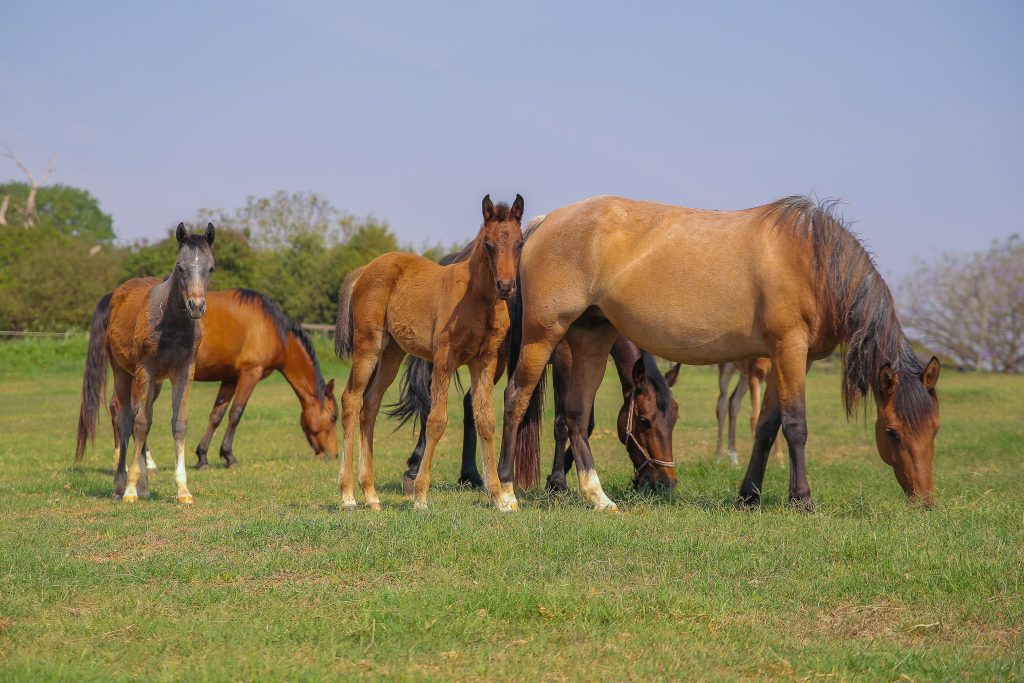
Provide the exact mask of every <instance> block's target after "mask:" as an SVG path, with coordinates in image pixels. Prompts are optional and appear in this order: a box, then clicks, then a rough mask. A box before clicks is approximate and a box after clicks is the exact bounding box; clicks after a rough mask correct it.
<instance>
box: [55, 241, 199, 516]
mask: <svg viewBox="0 0 1024 683" xmlns="http://www.w3.org/2000/svg"><path fill="white" fill-rule="evenodd" d="M214 235H215V230H214V227H213V224H212V223H210V224H208V225H207V226H206V233H205V234H204V235H189V234H188V231H187V230H186V229H185V225H184V224H183V223H179V224H178V228H177V230H176V231H175V236H176V237H177V240H178V258H177V261H176V263H175V264H174V270H172V271H171V275H170V277H168V278H167V279H166V280H163V281H159V280H156V279H155V278H142V279H136V280H128V281H127V282H125V283H124V284H122V285H121V286H120V287H118V288H117V289H115V290H114V291H113V293H112V294H110V295H109V296H105V297H103V298H102V299H100V302H99V304H98V305H97V306H96V311H95V313H94V314H93V319H92V327H91V330H90V337H89V354H88V357H87V359H86V365H85V376H84V377H83V379H82V407H81V410H80V412H79V416H78V441H77V446H76V450H75V460H76V462H77V461H79V460H81V458H82V455H83V454H84V453H85V446H86V442H87V441H89V440H91V439H92V438H93V437H94V436H95V434H96V420H97V419H98V417H99V406H100V400H101V395H102V393H103V390H104V388H105V385H106V382H107V362H108V359H109V362H110V364H111V365H112V366H113V368H114V391H115V392H117V397H118V400H119V401H120V403H121V409H120V411H119V414H118V424H119V427H120V433H121V442H120V449H119V453H118V459H117V472H116V473H115V474H114V498H119V499H121V500H123V501H124V502H126V503H128V502H135V501H136V500H138V499H139V498H140V497H141V498H146V497H148V496H149V487H148V476H147V472H146V469H147V468H146V464H145V462H144V461H143V458H144V457H145V455H144V450H143V449H144V446H145V443H146V439H147V437H148V436H149V428H150V425H151V424H152V421H153V402H154V401H155V400H156V397H157V395H158V394H159V392H160V384H161V382H163V380H165V379H170V381H171V392H172V399H171V400H172V404H173V407H172V413H173V415H172V417H171V430H172V432H173V434H174V447H175V467H174V481H175V483H176V484H177V486H178V502H179V503H188V504H191V503H192V502H193V501H192V494H191V493H189V490H188V482H187V477H186V475H185V433H186V431H187V429H188V395H189V391H190V390H191V388H192V378H193V376H194V374H195V357H196V349H198V348H199V341H200V339H201V338H202V328H201V327H200V325H199V319H200V318H201V317H202V316H203V313H205V311H206V293H207V289H208V288H209V285H210V273H211V272H213V267H214V266H213V249H212V247H213V239H214ZM129 434H131V435H132V436H133V437H134V439H135V457H134V458H132V463H131V467H130V468H128V469H127V471H126V469H125V458H126V456H127V453H128V435H129Z"/></svg>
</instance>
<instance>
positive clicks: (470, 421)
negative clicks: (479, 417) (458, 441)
mask: <svg viewBox="0 0 1024 683" xmlns="http://www.w3.org/2000/svg"><path fill="white" fill-rule="evenodd" d="M473 401H474V399H473V390H472V389H470V390H469V391H467V392H466V395H465V396H463V397H462V416H463V417H462V467H461V468H460V469H459V483H460V484H463V485H468V486H471V487H473V488H475V489H479V488H484V480H483V478H482V477H481V476H480V471H479V470H478V469H477V466H476V443H477V429H476V418H475V417H474V410H473V405H474V403H473Z"/></svg>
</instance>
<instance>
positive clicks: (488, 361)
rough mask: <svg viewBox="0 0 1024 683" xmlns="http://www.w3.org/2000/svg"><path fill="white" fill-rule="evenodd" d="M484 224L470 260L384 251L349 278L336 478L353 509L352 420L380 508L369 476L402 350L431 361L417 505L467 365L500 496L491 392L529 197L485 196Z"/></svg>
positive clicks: (363, 471) (362, 479) (491, 478)
mask: <svg viewBox="0 0 1024 683" xmlns="http://www.w3.org/2000/svg"><path fill="white" fill-rule="evenodd" d="M482 210H483V219H484V222H483V225H482V226H481V228H480V232H479V234H478V235H477V238H476V239H475V240H474V242H473V248H472V252H471V254H470V256H469V258H468V259H467V260H465V261H462V262H459V263H454V264H452V265H449V266H442V265H439V264H437V263H434V262H433V261H430V260H429V259H425V258H423V257H422V256H417V255H415V254H405V253H397V252H396V253H390V254H384V255H383V256H378V257H377V258H376V259H374V260H373V261H371V262H370V263H369V264H367V265H366V266H364V267H362V268H360V269H358V270H356V271H354V272H353V273H351V274H350V275H349V276H348V277H346V278H345V282H344V284H343V285H342V291H341V295H340V296H339V300H338V320H337V328H336V331H335V349H336V350H337V352H338V355H339V356H340V357H345V356H348V355H351V356H352V370H351V372H350V373H349V378H348V384H347V385H346V387H345V392H344V394H343V395H342V426H343V427H344V430H345V439H344V445H343V450H342V462H341V471H340V473H339V477H338V485H339V488H340V489H341V495H342V506H343V507H344V508H346V509H353V508H355V507H356V500H355V496H354V495H353V465H354V456H355V452H354V447H355V443H354V440H355V432H356V423H357V422H359V423H361V424H360V427H361V430H360V431H361V434H362V439H361V440H360V449H359V451H360V458H359V485H360V488H361V489H362V491H363V495H365V496H366V501H367V504H368V505H369V506H370V508H371V509H378V508H379V507H380V500H379V498H378V497H377V492H376V489H375V485H374V477H373V431H374V426H375V423H376V419H377V411H378V410H379V409H380V402H381V399H382V398H383V396H384V392H385V391H386V390H387V388H388V387H389V386H390V385H391V383H392V382H393V381H394V380H395V376H396V375H397V374H398V369H399V367H400V366H401V363H402V359H403V358H405V356H406V354H409V355H413V356H416V357H419V358H423V359H426V360H430V361H431V362H433V364H434V365H433V376H432V378H431V409H430V416H429V418H428V419H427V429H426V433H427V444H426V450H425V453H424V456H423V466H422V467H421V468H420V471H419V474H418V476H417V477H416V485H415V500H414V503H413V504H414V506H415V507H416V508H419V509H422V508H425V507H426V505H427V490H428V488H429V485H430V466H431V461H432V460H433V457H434V450H435V448H436V446H437V442H438V440H439V439H440V438H441V436H442V434H443V433H444V430H445V427H446V425H447V423H448V388H449V384H450V382H451V377H452V375H453V374H454V373H455V371H456V370H457V369H458V368H459V367H461V366H463V365H468V366H469V372H470V379H471V388H472V390H473V397H474V399H475V400H474V401H473V415H474V417H475V419H476V424H477V429H478V431H479V434H480V438H481V439H482V440H483V442H484V460H485V464H484V475H485V479H484V486H485V488H486V489H487V490H488V492H489V493H490V495H491V497H492V500H494V501H495V502H497V500H498V496H499V494H500V489H499V488H498V476H497V470H496V468H495V458H494V448H493V437H494V423H495V420H494V407H493V403H492V398H491V392H492V389H493V386H494V380H495V377H497V376H498V373H499V372H501V371H502V369H503V366H504V362H505V351H504V349H503V348H502V347H503V342H504V341H505V334H506V332H507V331H508V327H509V313H508V307H507V304H506V301H507V300H508V299H510V298H511V297H512V296H513V295H514V294H515V292H516V278H517V272H518V269H519V254H520V252H521V249H522V244H523V235H522V230H521V228H520V223H521V221H522V217H523V198H522V197H521V196H519V195H516V200H515V202H514V203H513V204H512V206H511V207H509V206H508V205H507V204H498V205H494V204H493V203H492V202H491V198H490V196H487V197H484V200H483V203H482Z"/></svg>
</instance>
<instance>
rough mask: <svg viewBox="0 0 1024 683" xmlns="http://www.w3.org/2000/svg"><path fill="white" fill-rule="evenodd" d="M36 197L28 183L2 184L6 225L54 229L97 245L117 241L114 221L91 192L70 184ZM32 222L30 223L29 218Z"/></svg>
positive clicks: (50, 188) (45, 189) (0, 193)
mask: <svg viewBox="0 0 1024 683" xmlns="http://www.w3.org/2000/svg"><path fill="white" fill-rule="evenodd" d="M32 194H33V190H32V188H31V186H29V185H28V184H27V183H5V184H3V185H0V197H2V198H3V199H2V200H0V203H2V202H4V201H7V202H8V203H9V206H8V207H7V221H6V222H7V223H8V224H10V225H21V226H23V227H26V228H28V227H51V228H54V229H56V230H57V231H58V232H60V233H62V234H65V235H68V236H70V237H78V238H81V239H83V240H86V241H89V242H92V243H95V242H104V243H108V242H112V241H113V240H114V227H113V226H114V221H113V219H112V218H111V217H110V215H109V214H106V213H104V212H103V210H102V209H100V203H99V201H98V200H97V199H96V198H95V197H93V196H92V195H91V194H90V193H89V191H88V190H83V189H81V188H78V187H71V186H69V185H60V184H57V185H49V186H47V187H40V188H38V190H37V192H36V193H35V197H34V198H32V199H31V202H32V204H33V208H32V209H31V211H30V210H29V209H28V205H29V201H30V197H31V196H32ZM29 215H31V216H32V221H31V222H29V221H28V218H27V217H28V216H29Z"/></svg>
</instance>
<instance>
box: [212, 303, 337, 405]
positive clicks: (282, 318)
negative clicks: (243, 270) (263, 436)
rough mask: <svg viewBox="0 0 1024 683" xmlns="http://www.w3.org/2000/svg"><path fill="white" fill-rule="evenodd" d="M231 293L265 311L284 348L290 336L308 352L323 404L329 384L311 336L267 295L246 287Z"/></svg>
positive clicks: (317, 390) (318, 393)
mask: <svg viewBox="0 0 1024 683" xmlns="http://www.w3.org/2000/svg"><path fill="white" fill-rule="evenodd" d="M231 291H232V292H233V293H234V295H235V298H236V299H238V301H239V303H243V304H248V305H250V306H260V307H261V308H262V309H263V312H264V313H266V314H267V317H268V318H270V319H271V320H272V321H273V323H274V327H275V329H277V333H278V335H280V337H281V346H282V347H287V345H288V335H289V334H292V335H295V338H296V339H297V340H298V342H299V344H301V345H302V348H303V349H304V350H305V351H306V355H308V356H309V359H310V360H311V361H312V362H313V371H314V374H315V375H316V394H317V396H318V397H319V398H320V402H321V403H323V400H324V397H325V396H326V394H327V383H326V382H325V381H324V375H323V372H322V371H321V370H320V360H319V359H318V358H317V357H316V349H314V348H313V342H312V340H310V338H309V335H307V334H306V331H305V330H303V329H302V325H301V324H299V323H297V322H295V321H294V320H292V319H291V318H289V317H288V316H286V315H285V314H284V312H283V311H282V310H281V309H280V307H278V305H277V304H276V303H275V302H274V300H273V299H271V298H270V297H269V296H267V295H266V294H261V293H259V292H257V291H254V290H251V289H246V288H244V287H238V288H236V289H233V290H231Z"/></svg>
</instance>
